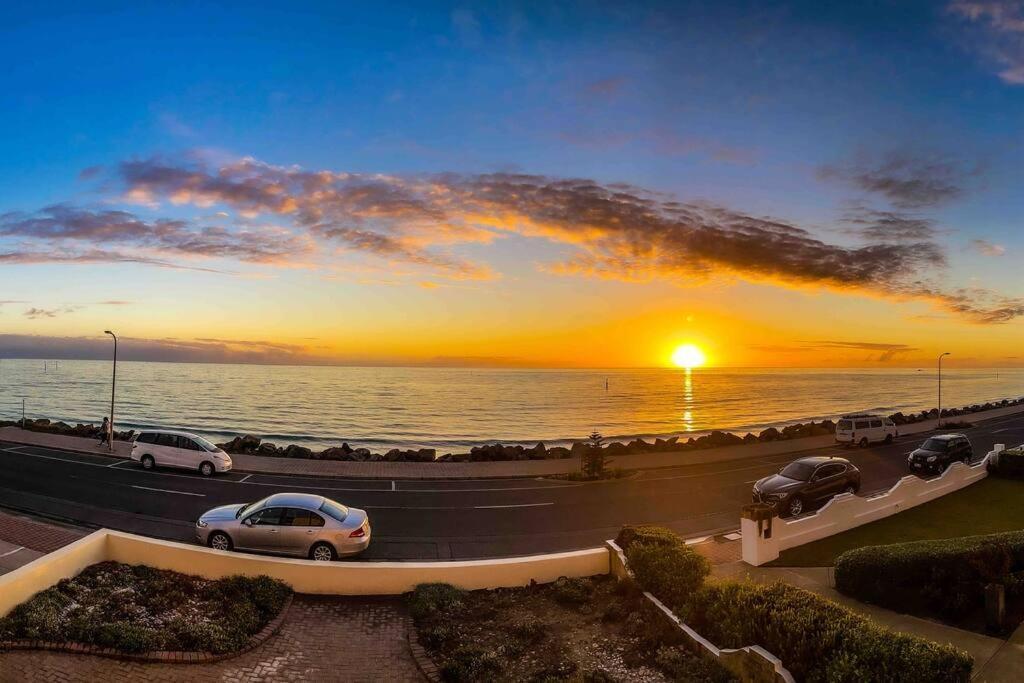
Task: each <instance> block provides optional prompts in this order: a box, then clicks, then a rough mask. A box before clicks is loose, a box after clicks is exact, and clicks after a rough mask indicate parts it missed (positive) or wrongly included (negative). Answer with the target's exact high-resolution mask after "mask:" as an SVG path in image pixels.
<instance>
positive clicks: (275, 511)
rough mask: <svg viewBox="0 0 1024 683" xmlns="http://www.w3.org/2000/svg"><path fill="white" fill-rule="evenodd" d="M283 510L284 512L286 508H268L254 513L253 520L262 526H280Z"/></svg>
mask: <svg viewBox="0 0 1024 683" xmlns="http://www.w3.org/2000/svg"><path fill="white" fill-rule="evenodd" d="M282 512H284V508H267V509H266V510H261V511H260V512H257V513H256V514H255V515H253V516H252V520H253V522H254V523H255V524H259V525H260V526H268V525H272V526H278V525H279V524H280V523H281V514H282Z"/></svg>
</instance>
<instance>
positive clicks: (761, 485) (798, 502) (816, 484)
mask: <svg viewBox="0 0 1024 683" xmlns="http://www.w3.org/2000/svg"><path fill="white" fill-rule="evenodd" d="M859 490H860V470H858V469H857V468H856V467H854V465H853V463H851V462H850V461H849V460H846V459H844V458H830V457H827V456H821V455H819V456H812V457H808V458H800V459H799V460H794V461H793V462H791V463H789V464H788V465H786V466H785V467H783V468H782V469H781V470H779V473H778V474H773V475H771V476H770V477H765V478H764V479H759V480H758V481H757V483H755V484H754V502H755V503H767V504H768V505H771V506H772V507H774V508H776V509H778V510H779V511H780V515H781V516H791V517H792V516H796V515H799V514H801V513H803V512H804V511H806V510H807V509H808V508H809V507H810V506H812V505H816V504H818V503H822V502H824V501H826V500H828V499H830V498H832V497H833V496H835V495H836V494H839V493H857V491H859Z"/></svg>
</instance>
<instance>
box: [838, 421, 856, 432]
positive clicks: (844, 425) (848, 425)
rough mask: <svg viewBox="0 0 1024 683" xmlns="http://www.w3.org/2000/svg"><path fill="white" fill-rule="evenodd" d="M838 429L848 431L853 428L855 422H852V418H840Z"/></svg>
mask: <svg viewBox="0 0 1024 683" xmlns="http://www.w3.org/2000/svg"><path fill="white" fill-rule="evenodd" d="M836 429H838V430H840V431H843V432H848V431H850V430H851V429H853V422H851V421H850V420H840V421H839V424H838V425H836Z"/></svg>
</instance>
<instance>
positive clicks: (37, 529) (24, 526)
mask: <svg viewBox="0 0 1024 683" xmlns="http://www.w3.org/2000/svg"><path fill="white" fill-rule="evenodd" d="M88 533H89V532H88V531H85V530H82V531H79V530H77V529H69V528H67V527H61V526H55V525H53V524H46V523H44V522H37V521H35V520H32V519H29V518H28V517H21V516H17V515H13V514H8V513H4V512H0V541H6V542H8V543H10V544H12V545H15V546H21V547H23V548H29V549H31V550H37V551H39V552H41V553H52V552H53V551H54V550H57V549H59V548H63V547H64V546H66V545H69V544H71V543H74V542H75V541H77V540H78V539H80V538H82V537H83V536H85V535H87V534H88Z"/></svg>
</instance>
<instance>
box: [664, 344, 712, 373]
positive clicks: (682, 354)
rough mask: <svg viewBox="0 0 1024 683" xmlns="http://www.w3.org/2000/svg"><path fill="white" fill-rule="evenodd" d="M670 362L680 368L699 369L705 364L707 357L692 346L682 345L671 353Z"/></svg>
mask: <svg viewBox="0 0 1024 683" xmlns="http://www.w3.org/2000/svg"><path fill="white" fill-rule="evenodd" d="M672 362H673V363H675V364H676V366H678V367H680V368H699V367H700V366H702V365H704V363H706V362H707V357H705V355H704V352H703V351H701V350H700V349H699V348H697V347H696V346H694V345H693V344H683V345H682V346H678V347H676V350H675V351H673V352H672Z"/></svg>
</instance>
